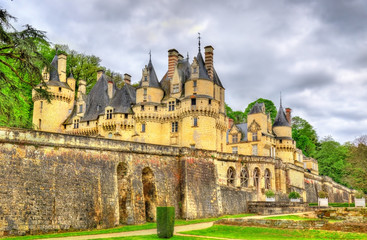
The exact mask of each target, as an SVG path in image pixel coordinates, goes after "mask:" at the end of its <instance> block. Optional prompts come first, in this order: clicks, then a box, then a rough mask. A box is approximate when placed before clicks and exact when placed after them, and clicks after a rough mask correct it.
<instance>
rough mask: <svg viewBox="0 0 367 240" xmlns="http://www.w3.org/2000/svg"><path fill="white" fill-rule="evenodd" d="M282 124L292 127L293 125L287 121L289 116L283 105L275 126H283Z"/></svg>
mask: <svg viewBox="0 0 367 240" xmlns="http://www.w3.org/2000/svg"><path fill="white" fill-rule="evenodd" d="M282 126H287V127H290V126H291V125H290V124H289V122H288V121H287V117H286V115H285V113H284V110H283V107H282V105H280V107H279V110H278V114H277V117H276V118H275V120H274V124H273V127H282Z"/></svg>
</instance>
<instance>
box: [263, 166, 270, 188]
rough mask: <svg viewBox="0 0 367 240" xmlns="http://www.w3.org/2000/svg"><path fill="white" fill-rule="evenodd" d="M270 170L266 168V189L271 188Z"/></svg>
mask: <svg viewBox="0 0 367 240" xmlns="http://www.w3.org/2000/svg"><path fill="white" fill-rule="evenodd" d="M270 177H271V175H270V170H269V169H266V170H265V175H264V178H265V189H268V190H269V189H271V182H270V180H271V179H270Z"/></svg>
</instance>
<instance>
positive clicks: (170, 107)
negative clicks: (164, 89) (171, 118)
mask: <svg viewBox="0 0 367 240" xmlns="http://www.w3.org/2000/svg"><path fill="white" fill-rule="evenodd" d="M174 110H175V102H174V101H172V102H169V103H168V111H174Z"/></svg>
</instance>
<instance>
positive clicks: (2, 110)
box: [0, 9, 49, 128]
mask: <svg viewBox="0 0 367 240" xmlns="http://www.w3.org/2000/svg"><path fill="white" fill-rule="evenodd" d="M12 20H15V18H14V17H13V16H11V15H9V14H8V13H7V11H6V10H5V9H0V125H1V126H8V127H23V128H30V127H32V120H31V119H32V108H33V103H32V99H31V98H32V88H33V87H34V86H36V85H37V84H39V83H40V82H42V76H41V71H40V69H41V68H42V67H44V66H45V65H47V64H48V63H47V59H45V58H44V57H43V55H42V54H41V53H40V52H39V45H44V46H47V45H48V42H47V40H46V35H45V33H44V32H42V31H39V30H37V29H35V28H33V27H32V26H30V25H25V27H24V29H23V30H21V31H18V30H16V29H15V28H14V27H13V26H12V24H11V23H10V21H12ZM38 92H39V93H40V94H42V95H43V96H45V97H47V98H49V95H48V94H47V92H46V91H45V90H44V89H42V90H39V91H38Z"/></svg>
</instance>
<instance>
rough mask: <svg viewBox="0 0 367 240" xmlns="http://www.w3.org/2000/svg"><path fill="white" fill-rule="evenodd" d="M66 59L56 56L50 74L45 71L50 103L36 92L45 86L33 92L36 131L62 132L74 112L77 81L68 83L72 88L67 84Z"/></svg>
mask: <svg viewBox="0 0 367 240" xmlns="http://www.w3.org/2000/svg"><path fill="white" fill-rule="evenodd" d="M66 58H67V57H66V55H65V54H60V55H57V54H56V55H55V57H54V58H53V60H52V62H51V66H50V70H49V73H47V72H46V71H44V74H43V77H44V81H45V83H46V88H45V90H46V91H48V92H49V94H50V101H48V100H47V99H46V98H45V97H43V96H41V95H40V94H39V93H38V92H37V91H36V90H35V89H37V88H38V89H42V88H44V85H42V84H39V85H38V86H36V88H35V89H33V91H32V100H33V102H34V108H33V126H34V127H35V129H38V130H42V131H50V132H62V131H63V125H62V123H63V122H64V121H65V119H66V118H67V116H68V115H69V114H70V113H71V111H72V108H73V104H74V95H75V94H74V90H75V79H74V78H69V79H68V83H70V84H72V87H71V86H70V85H69V84H68V83H67V82H66ZM73 88H74V89H73Z"/></svg>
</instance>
